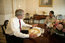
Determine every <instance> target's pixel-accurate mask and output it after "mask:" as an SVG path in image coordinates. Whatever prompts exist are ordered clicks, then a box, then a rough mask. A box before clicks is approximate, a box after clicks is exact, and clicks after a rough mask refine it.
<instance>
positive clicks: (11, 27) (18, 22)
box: [5, 9, 37, 42]
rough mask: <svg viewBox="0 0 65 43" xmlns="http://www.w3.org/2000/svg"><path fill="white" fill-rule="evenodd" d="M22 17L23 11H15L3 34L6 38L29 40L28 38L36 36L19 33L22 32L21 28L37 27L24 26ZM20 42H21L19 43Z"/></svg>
mask: <svg viewBox="0 0 65 43" xmlns="http://www.w3.org/2000/svg"><path fill="white" fill-rule="evenodd" d="M23 15H24V11H23V10H21V9H18V10H16V11H15V16H16V17H14V18H12V19H11V20H9V23H8V26H7V29H6V30H5V33H6V34H7V36H15V37H16V38H17V37H19V38H21V39H22V38H29V37H31V38H32V37H36V35H34V34H24V33H22V32H21V30H22V26H29V27H34V26H37V25H36V24H35V25H28V24H25V23H24V21H23V19H22V18H23ZM21 42H22V41H21Z"/></svg>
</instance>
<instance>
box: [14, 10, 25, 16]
mask: <svg viewBox="0 0 65 43" xmlns="http://www.w3.org/2000/svg"><path fill="white" fill-rule="evenodd" d="M23 12H24V11H23V10H22V9H17V10H16V11H15V16H19V15H23V14H22V13H23Z"/></svg>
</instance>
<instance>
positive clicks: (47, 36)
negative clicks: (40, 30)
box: [24, 24, 65, 43]
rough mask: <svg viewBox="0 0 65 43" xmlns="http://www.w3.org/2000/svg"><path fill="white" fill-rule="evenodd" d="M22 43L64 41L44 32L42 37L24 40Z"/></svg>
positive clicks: (55, 42)
mask: <svg viewBox="0 0 65 43" xmlns="http://www.w3.org/2000/svg"><path fill="white" fill-rule="evenodd" d="M40 25H41V24H40ZM63 41H64V42H63ZM24 43H65V39H57V38H56V37H54V36H52V35H50V34H49V33H48V32H46V31H45V33H44V34H43V37H37V38H32V39H24Z"/></svg>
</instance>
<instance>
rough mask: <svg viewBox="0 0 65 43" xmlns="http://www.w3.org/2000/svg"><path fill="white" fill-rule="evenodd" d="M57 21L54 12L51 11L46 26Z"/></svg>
mask: <svg viewBox="0 0 65 43" xmlns="http://www.w3.org/2000/svg"><path fill="white" fill-rule="evenodd" d="M54 20H55V15H54V11H50V13H49V16H48V17H47V18H46V20H45V24H48V23H50V22H53V21H54Z"/></svg>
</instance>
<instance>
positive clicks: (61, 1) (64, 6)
mask: <svg viewBox="0 0 65 43" xmlns="http://www.w3.org/2000/svg"><path fill="white" fill-rule="evenodd" d="M51 10H53V11H55V15H58V14H62V15H65V0H53V7H39V0H26V11H27V12H29V13H30V14H31V16H32V15H33V14H35V13H37V14H42V12H43V11H45V12H46V13H47V15H48V13H49V11H51Z"/></svg>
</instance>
